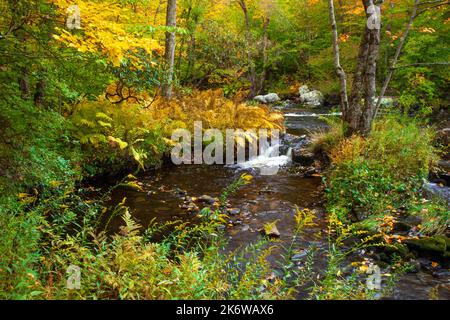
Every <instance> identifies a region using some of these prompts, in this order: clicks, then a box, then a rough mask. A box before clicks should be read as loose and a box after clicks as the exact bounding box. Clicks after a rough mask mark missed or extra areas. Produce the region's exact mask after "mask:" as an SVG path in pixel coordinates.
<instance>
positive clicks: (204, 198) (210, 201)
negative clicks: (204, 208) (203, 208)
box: [197, 195, 216, 204]
mask: <svg viewBox="0 0 450 320" xmlns="http://www.w3.org/2000/svg"><path fill="white" fill-rule="evenodd" d="M197 201H199V202H203V203H208V204H214V203H215V202H216V199H215V198H213V197H211V196H208V195H202V196H201V197H199V198H198V199H197Z"/></svg>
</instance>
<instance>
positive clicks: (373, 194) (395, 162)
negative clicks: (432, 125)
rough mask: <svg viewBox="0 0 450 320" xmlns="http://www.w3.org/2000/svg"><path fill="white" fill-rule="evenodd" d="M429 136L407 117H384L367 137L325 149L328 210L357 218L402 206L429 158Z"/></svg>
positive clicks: (431, 154)
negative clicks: (328, 153) (327, 152)
mask: <svg viewBox="0 0 450 320" xmlns="http://www.w3.org/2000/svg"><path fill="white" fill-rule="evenodd" d="M432 141H433V135H432V132H431V130H430V129H428V128H420V127H419V125H418V123H417V122H416V121H414V120H412V119H409V120H402V119H398V118H393V117H388V118H385V119H383V120H379V121H377V122H376V123H375V124H374V127H373V131H372V134H371V136H370V137H369V138H367V139H363V138H361V137H357V136H353V137H351V138H348V139H344V140H342V142H341V143H339V144H338V145H337V147H335V148H334V149H333V150H332V151H331V156H330V157H331V160H332V164H333V169H332V170H331V172H330V174H329V177H328V181H327V186H328V193H327V197H328V204H329V209H330V210H331V211H332V212H334V213H336V214H337V215H338V216H339V217H340V218H341V219H344V220H347V219H349V218H351V219H355V218H356V219H357V220H360V219H363V218H366V217H368V216H371V215H378V214H381V213H383V212H384V211H385V210H387V209H386V208H387V207H388V206H394V207H398V206H402V205H406V204H407V203H408V201H409V199H411V197H412V196H413V195H414V193H415V192H417V191H418V190H419V188H420V186H421V184H422V181H423V178H425V177H426V176H427V174H428V168H429V166H430V165H431V164H432V162H433V161H434V160H435V151H436V150H435V149H434V147H433V144H432Z"/></svg>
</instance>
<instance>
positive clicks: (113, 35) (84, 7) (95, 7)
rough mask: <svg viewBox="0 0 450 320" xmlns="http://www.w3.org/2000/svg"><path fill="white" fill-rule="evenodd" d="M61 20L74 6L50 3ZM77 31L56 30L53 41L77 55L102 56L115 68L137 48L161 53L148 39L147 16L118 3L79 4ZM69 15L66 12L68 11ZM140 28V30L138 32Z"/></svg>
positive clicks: (64, 0) (88, 0)
mask: <svg viewBox="0 0 450 320" xmlns="http://www.w3.org/2000/svg"><path fill="white" fill-rule="evenodd" d="M50 2H51V3H52V4H54V5H55V6H56V7H57V9H58V12H59V13H60V15H61V16H63V17H64V19H67V14H68V9H69V7H70V6H71V5H74V3H73V1H70V0H50ZM75 4H76V5H77V6H78V8H79V10H80V18H81V19H80V20H81V21H80V28H81V29H80V31H74V30H67V28H56V31H57V32H58V34H55V35H53V38H54V39H55V40H57V41H59V42H61V43H64V44H65V45H67V46H69V47H72V48H75V49H77V50H78V51H80V52H94V53H98V54H101V55H104V56H106V57H107V58H108V59H109V60H110V61H111V62H112V63H113V65H115V66H118V65H119V64H120V61H121V60H122V59H123V58H124V56H125V55H126V53H127V52H128V51H129V50H135V49H137V48H141V49H143V50H145V51H146V52H147V53H148V54H152V53H153V52H159V53H161V52H162V51H163V48H162V47H161V46H160V45H159V43H158V40H157V39H154V38H152V37H151V35H150V33H149V32H144V30H146V29H147V30H148V20H150V15H151V12H150V11H149V10H148V9H147V10H145V8H139V7H137V6H134V7H133V6H132V5H130V4H127V3H126V2H120V1H102V2H98V1H92V0H79V1H77V2H76V3H75ZM69 11H70V9H69ZM139 26H141V28H139Z"/></svg>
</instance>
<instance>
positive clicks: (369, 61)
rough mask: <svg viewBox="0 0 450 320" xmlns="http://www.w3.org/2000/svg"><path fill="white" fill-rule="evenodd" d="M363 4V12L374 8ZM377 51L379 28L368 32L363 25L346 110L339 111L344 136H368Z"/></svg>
mask: <svg viewBox="0 0 450 320" xmlns="http://www.w3.org/2000/svg"><path fill="white" fill-rule="evenodd" d="M362 3H363V5H364V9H365V11H366V12H367V11H368V10H367V9H368V8H369V7H371V6H373V1H372V0H362ZM380 5H381V4H380ZM380 5H378V6H380ZM370 16H371V13H367V18H368V19H369V17H370ZM379 48H380V27H379V26H378V27H372V28H369V27H368V25H367V24H366V26H365V28H364V34H363V36H362V38H361V43H360V45H359V53H358V63H357V66H356V70H355V72H354V75H353V84H352V92H351V95H350V98H349V102H348V108H346V109H344V108H343V109H342V112H343V117H342V118H343V120H344V123H345V125H346V128H345V129H346V130H345V132H346V135H347V136H349V135H352V134H360V135H363V136H366V135H368V134H369V133H370V129H371V125H372V121H373V118H374V116H375V107H376V101H375V94H376V68H377V59H378V52H379ZM341 90H342V89H341Z"/></svg>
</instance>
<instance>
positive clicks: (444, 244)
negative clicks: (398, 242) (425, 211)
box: [405, 235, 450, 257]
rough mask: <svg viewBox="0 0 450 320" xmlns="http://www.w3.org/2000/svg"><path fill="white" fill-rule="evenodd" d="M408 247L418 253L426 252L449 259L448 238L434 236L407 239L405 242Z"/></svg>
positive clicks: (449, 246) (449, 240) (449, 239)
mask: <svg viewBox="0 0 450 320" xmlns="http://www.w3.org/2000/svg"><path fill="white" fill-rule="evenodd" d="M405 242H406V244H407V245H408V246H410V247H411V248H413V249H415V250H418V251H427V252H433V253H438V254H441V255H443V256H444V257H450V238H447V237H446V236H442V235H440V236H434V237H427V238H422V239H409V240H406V241H405Z"/></svg>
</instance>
